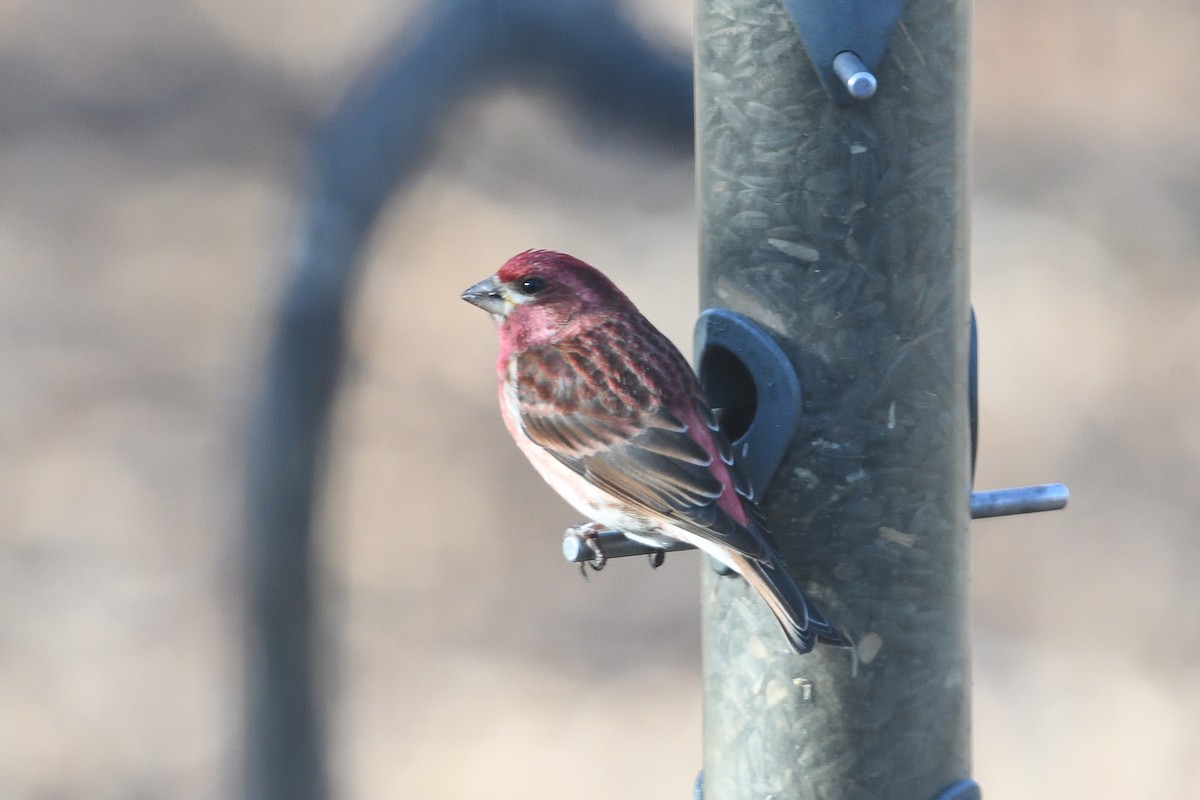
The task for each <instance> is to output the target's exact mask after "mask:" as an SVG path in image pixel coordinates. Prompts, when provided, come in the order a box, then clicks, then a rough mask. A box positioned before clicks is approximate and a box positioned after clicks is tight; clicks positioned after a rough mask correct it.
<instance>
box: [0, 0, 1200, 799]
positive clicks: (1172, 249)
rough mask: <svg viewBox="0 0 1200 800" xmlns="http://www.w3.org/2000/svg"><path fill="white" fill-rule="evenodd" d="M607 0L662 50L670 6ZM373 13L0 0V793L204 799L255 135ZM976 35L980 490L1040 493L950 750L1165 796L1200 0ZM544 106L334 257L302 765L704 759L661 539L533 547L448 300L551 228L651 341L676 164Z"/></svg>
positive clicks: (248, 268)
mask: <svg viewBox="0 0 1200 800" xmlns="http://www.w3.org/2000/svg"><path fill="white" fill-rule="evenodd" d="M641 5H642V8H641V9H640V10H639V16H640V18H641V19H642V20H643V21H644V22H645V24H646V25H648V26H650V27H651V28H652V29H653V30H654V31H655V32H656V34H657V35H660V36H662V37H663V38H664V39H665V40H668V41H671V42H673V43H674V44H675V45H677V46H680V47H685V46H686V42H687V37H688V35H689V33H688V32H689V25H690V5H689V4H687V3H684V2H672V1H671V0H660V1H659V2H657V3H654V4H641ZM411 7H412V4H411V3H409V2H397V3H387V2H384V0H357V1H356V2H349V3H340V4H337V5H336V6H334V5H332V4H321V3H315V2H310V0H296V1H295V2H291V3H284V2H268V1H267V0H254V1H253V2H240V3H235V2H230V0H191V2H186V1H184V0H180V1H179V2H174V3H171V2H165V1H164V2H157V3H156V2H153V0H105V2H100V1H99V0H37V2H32V0H26V1H25V2H22V1H21V0H8V1H7V2H0V331H2V334H0V376H2V377H0V509H2V512H0V800H10V799H23V798H72V799H73V798H89V799H91V798H97V799H104V798H223V797H230V796H233V795H234V793H235V790H236V787H237V785H238V783H237V774H236V770H237V766H238V758H239V756H238V750H239V741H238V733H237V723H238V721H239V717H240V713H241V712H240V710H239V704H240V702H241V695H240V676H239V669H240V660H239V658H240V657H239V655H238V652H239V651H238V648H239V610H238V606H237V597H236V590H237V587H238V577H239V574H240V572H239V571H240V568H241V567H240V564H239V563H238V559H239V549H238V537H239V536H240V527H239V526H240V521H239V513H240V512H239V496H238V490H239V477H240V470H241V466H240V464H241V447H242V440H243V436H244V432H245V420H246V416H247V410H246V409H247V404H248V402H249V400H250V399H251V398H252V397H253V395H254V389H255V378H256V375H257V372H258V369H259V366H260V362H261V357H262V352H263V347H264V342H265V337H266V336H267V333H268V331H269V329H270V311H271V308H272V304H273V302H274V298H275V293H276V290H277V288H278V286H279V282H280V280H281V275H280V273H281V270H280V267H281V265H282V263H283V259H284V257H283V252H284V250H283V248H284V244H285V241H286V237H287V231H288V224H289V222H290V211H291V209H290V206H289V202H290V199H289V198H290V186H291V169H292V167H293V166H294V163H295V160H294V157H295V154H296V147H297V144H298V142H299V141H300V137H301V136H302V134H303V132H304V131H305V129H306V126H307V125H308V124H309V122H310V121H311V120H312V119H314V118H317V117H319V116H320V115H321V114H322V113H324V112H325V110H326V109H327V107H328V104H329V103H330V102H331V101H332V99H333V98H335V97H336V96H337V94H338V92H339V90H340V89H341V87H342V86H343V85H344V84H345V82H346V81H347V80H348V79H349V77H350V76H351V75H352V74H353V73H354V71H355V69H356V68H357V67H358V66H359V65H360V64H362V63H363V61H364V60H366V59H367V58H368V57H369V55H370V54H371V53H372V51H373V48H374V46H375V45H376V44H377V43H378V42H379V41H380V40H381V39H382V38H384V37H385V36H386V35H387V34H388V32H389V31H390V30H392V29H393V28H394V26H396V25H398V24H400V23H401V22H402V20H404V19H405V18H406V16H407V15H408V14H409V13H410V12H411ZM975 39H976V45H977V48H976V63H975V95H974V99H973V104H974V109H975V122H976V130H977V138H976V146H975V150H974V156H975V160H976V174H977V181H976V196H975V200H974V210H975V219H974V245H975V246H974V273H973V297H974V301H975V304H976V307H977V310H978V312H979V315H980V318H981V323H982V336H983V339H982V423H983V438H982V448H981V462H980V473H979V480H978V483H979V485H980V486H982V487H997V486H1003V485H1012V484H1020V483H1033V482H1042V481H1051V480H1062V481H1065V482H1067V483H1069V484H1070V485H1071V488H1072V491H1073V499H1072V506H1071V509H1070V510H1069V511H1067V512H1063V513H1058V514H1054V515H1043V516H1041V517H1033V518H1023V519H1014V520H1007V521H995V522H985V523H981V524H979V525H978V526H977V529H976V539H975V543H976V550H975V561H974V564H975V587H976V592H975V609H974V621H975V653H976V672H975V698H976V730H975V751H976V761H977V772H976V777H977V778H978V779H979V780H980V781H981V783H982V784H983V786H984V788H985V791H986V792H987V796H988V797H989V798H990V799H991V800H996V799H1000V800H1004V799H1005V798H1013V799H1015V800H1038V799H1040V798H1060V797H1080V798H1083V797H1086V798H1091V800H1108V799H1109V798H1114V799H1115V798H1134V797H1150V796H1154V797H1170V798H1185V797H1197V796H1200V757H1198V754H1200V666H1198V664H1200V635H1198V633H1197V628H1198V626H1200V588H1197V586H1198V581H1197V579H1196V570H1197V566H1198V565H1200V535H1198V529H1200V497H1198V493H1197V491H1196V487H1197V485H1198V484H1200V414H1198V413H1197V410H1196V405H1197V400H1196V398H1197V396H1198V394H1200V356H1198V355H1197V347H1196V343H1197V339H1198V338H1200V274H1198V271H1197V269H1196V267H1197V263H1198V262H1200V225H1198V223H1200V148H1198V147H1197V141H1198V138H1200V137H1197V135H1196V131H1195V128H1196V126H1197V123H1198V122H1200V111H1197V107H1198V106H1197V103H1198V101H1200V77H1198V75H1200V73H1198V72H1197V71H1196V70H1195V68H1194V57H1195V54H1196V53H1198V52H1200V8H1198V7H1197V6H1196V5H1195V4H1194V3H1188V2H1182V1H1179V2H1171V1H1170V0H1156V1H1155V2H1147V3H1140V4H1125V3H1117V2H1113V1H1112V0H1108V1H1107V2H1099V3H1091V4H1086V6H1085V5H1081V4H1077V3H1068V2H1065V1H1064V0H1050V1H1049V2H1029V1H1028V0H1023V1H1018V0H1009V2H992V3H986V4H980V6H979V8H978V9H977V13H976V19H975ZM541 102H542V101H540V100H536V99H533V98H529V97H524V96H522V95H520V94H519V93H515V92H508V93H503V94H501V95H499V96H495V97H493V98H491V99H489V100H487V101H486V102H483V103H481V104H479V105H477V106H474V107H472V108H469V109H464V110H463V111H462V112H461V113H460V114H459V115H458V116H457V117H456V119H455V123H454V124H453V125H452V126H451V127H452V129H454V130H457V131H464V130H469V131H472V135H470V136H467V135H464V134H457V135H454V136H452V137H451V138H450V139H448V140H447V142H446V143H445V145H444V147H443V148H441V150H440V151H439V153H438V157H437V158H436V160H435V162H434V163H433V164H432V166H431V167H430V168H429V170H428V171H427V172H426V173H425V175H424V176H423V178H422V179H421V180H420V181H418V182H417V183H415V184H414V185H412V186H411V187H409V191H408V192H407V193H406V194H405V195H404V196H402V197H400V198H399V199H398V200H397V201H396V203H395V204H394V206H393V207H392V208H391V209H390V211H389V212H388V213H387V214H386V215H385V218H384V219H383V220H382V221H381V224H380V226H379V230H378V235H377V237H376V239H375V241H374V243H373V245H372V247H371V249H370V253H369V255H370V263H369V267H368V272H367V277H366V280H365V282H364V285H363V287H362V291H361V300H360V303H359V308H358V313H357V317H356V321H355V324H354V353H353V357H352V366H351V369H350V370H349V382H348V384H347V386H346V390H345V392H344V399H343V402H342V403H341V407H340V412H339V419H338V423H337V438H336V453H335V480H334V483H333V486H332V487H331V490H330V492H329V496H328V502H327V503H326V508H325V510H324V512H323V519H324V530H323V537H324V539H323V542H324V543H323V553H324V557H325V562H326V564H327V574H328V581H327V585H328V589H327V591H326V594H325V601H326V604H327V605H326V608H327V609H328V614H327V626H328V632H329V636H330V639H331V641H332V642H333V643H334V644H335V647H334V648H333V650H332V652H331V653H330V656H329V663H328V664H327V670H326V672H327V677H328V686H329V693H328V701H327V702H328V704H329V706H330V707H331V708H333V709H334V725H333V736H334V741H333V747H334V753H335V758H336V762H335V768H336V776H335V777H336V782H337V786H338V788H339V790H340V796H344V797H353V798H381V797H384V798H391V797H431V798H440V797H446V798H467V797H485V798H564V797H570V798H611V797H630V798H666V797H684V796H687V792H688V790H689V787H690V784H691V781H692V778H693V777H694V774H695V771H696V769H697V767H698V766H699V759H700V753H699V735H700V732H699V692H700V689H699V677H698V669H697V668H698V663H697V656H696V649H697V636H698V624H697V622H696V619H695V616H696V588H697V581H696V575H697V571H698V566H697V563H696V559H695V557H694V556H679V557H674V558H671V559H669V560H668V564H667V566H666V568H665V569H664V570H662V571H660V573H658V574H651V573H650V572H649V570H646V569H644V568H643V567H642V566H641V565H640V564H619V565H614V566H613V567H612V568H610V569H609V570H608V571H606V572H605V573H604V574H603V575H602V576H600V577H599V578H598V579H596V580H593V581H592V582H591V583H588V584H585V583H583V582H582V581H580V580H579V578H578V576H577V574H576V573H575V572H574V571H573V570H571V569H570V568H568V567H567V566H565V565H564V564H563V563H562V561H561V559H560V557H559V556H558V531H559V529H560V528H561V527H562V526H563V525H564V524H566V523H568V522H572V521H574V519H573V517H572V515H571V514H570V513H569V512H568V511H567V510H566V509H565V508H564V507H563V506H562V505H561V504H560V503H559V501H557V500H556V499H554V498H553V497H552V496H551V495H550V493H549V491H548V490H547V489H545V488H543V487H542V486H541V485H540V484H538V483H536V481H535V479H534V478H533V477H532V473H531V472H530V470H528V468H527V467H526V466H525V465H524V464H523V463H522V462H521V459H520V456H519V455H518V453H517V452H516V450H515V448H513V447H512V446H511V445H510V444H509V443H508V442H507V441H506V439H505V434H504V432H503V429H502V427H501V425H500V423H499V421H498V417H497V414H496V410H495V408H494V401H493V394H492V392H493V388H492V377H491V360H492V356H493V348H494V344H493V339H492V332H491V331H490V329H489V326H488V324H487V322H486V321H485V320H484V319H483V318H482V317H481V316H480V315H479V314H478V312H476V311H473V310H472V309H470V308H468V307H466V306H465V305H463V304H462V303H461V302H460V301H459V300H458V298H457V293H458V291H459V290H460V289H461V288H462V287H463V286H465V285H466V284H467V283H469V282H471V281H473V280H475V279H477V278H479V277H482V276H483V275H485V274H486V273H487V272H489V271H490V270H491V269H493V268H494V267H495V265H496V264H497V263H498V262H499V261H500V260H502V259H503V258H504V257H506V256H507V255H509V254H511V253H512V252H515V251H517V250H520V249H523V248H526V247H530V246H546V247H555V248H560V249H565V250H569V251H572V252H575V253H577V254H579V255H581V256H583V257H585V258H587V259H588V260H589V261H592V262H594V263H596V264H598V265H601V266H603V267H605V268H607V269H608V271H609V272H610V273H612V274H613V275H614V277H615V278H616V279H617V280H618V282H620V283H621V284H622V285H624V286H626V287H627V289H628V291H629V293H630V294H631V295H632V296H633V297H634V299H635V300H638V301H640V304H641V305H642V307H643V309H644V310H645V311H646V312H647V313H648V314H649V315H650V316H651V317H652V318H654V319H655V320H656V321H658V322H660V323H661V325H662V327H663V328H664V329H665V330H666V331H667V332H668V333H669V334H671V335H672V336H673V337H675V338H676V339H677V340H679V341H683V342H687V341H689V339H690V328H691V323H692V319H693V317H694V312H695V303H696V300H695V291H694V288H693V282H694V279H693V277H692V273H691V271H692V269H693V264H694V260H695V250H694V242H693V239H694V232H693V221H692V201H691V193H692V179H691V166H690V164H688V163H685V162H683V161H681V160H678V159H677V158H674V157H672V156H670V155H669V154H667V153H666V152H659V151H656V150H655V149H654V148H653V147H649V148H648V147H647V146H646V145H645V144H644V143H643V142H640V141H637V140H634V139H632V138H629V135H628V134H627V133H612V134H607V133H605V134H603V135H600V136H597V135H590V136H581V135H580V131H579V130H578V129H577V128H576V127H574V126H573V123H572V122H571V121H570V120H569V119H567V120H564V119H562V118H560V117H559V116H558V115H556V114H555V113H553V112H552V111H549V110H547V109H546V108H544V107H543V106H542V105H541ZM680 286H682V287H683V288H682V289H680V288H679V287H680ZM597 754H599V755H600V757H601V760H602V761H603V763H604V764H606V765H607V767H608V768H609V769H608V771H599V772H598V771H596V770H594V769H592V768H591V764H592V762H591V761H590V759H592V758H595V757H596V756H597Z"/></svg>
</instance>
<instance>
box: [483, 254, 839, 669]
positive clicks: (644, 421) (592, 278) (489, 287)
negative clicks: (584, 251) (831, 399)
mask: <svg viewBox="0 0 1200 800" xmlns="http://www.w3.org/2000/svg"><path fill="white" fill-rule="evenodd" d="M462 299H463V300H465V301H467V302H468V303H471V304H472V305H475V306H478V307H479V308H481V309H483V310H484V311H486V312H487V313H488V314H489V315H490V316H491V318H492V320H493V321H494V322H495V323H496V326H497V329H498V334H499V355H498V356H497V359H496V371H497V375H498V378H499V399H500V410H501V416H502V417H503V419H504V424H505V426H506V427H507V428H508V432H509V434H510V435H511V436H512V438H513V439H514V440H515V441H516V443H517V446H518V447H519V448H520V450H521V452H522V453H523V454H524V455H525V456H526V458H528V459H529V461H530V462H531V463H532V465H533V467H534V469H535V470H536V471H537V472H538V473H539V474H540V475H541V477H542V478H543V479H545V481H546V482H547V483H548V484H550V486H551V487H552V488H554V489H555V490H556V491H557V492H558V494H559V495H561V496H562V497H563V499H564V500H566V501H567V502H568V503H569V504H570V505H571V506H573V507H574V508H575V510H576V511H578V512H580V513H581V514H583V515H584V516H586V517H587V518H588V519H589V520H591V522H590V523H588V524H586V525H584V526H581V527H580V530H582V531H583V532H584V533H585V534H589V538H590V540H591V541H592V542H595V538H596V537H595V533H596V532H597V531H599V530H601V529H602V528H610V529H615V530H619V531H621V532H622V533H624V534H625V535H626V536H627V537H629V538H631V539H633V540H635V541H638V542H641V543H643V544H645V545H647V546H649V547H652V548H663V547H666V546H668V545H671V544H674V543H676V542H678V541H682V542H685V543H687V544H690V545H693V546H695V547H697V548H699V549H700V550H702V551H704V552H706V553H707V554H709V555H710V556H712V557H713V558H714V559H716V560H717V561H719V562H720V563H722V564H724V565H725V566H727V567H728V568H729V569H731V570H733V571H734V572H736V573H738V574H739V575H741V576H742V577H743V578H745V579H746V581H747V582H748V583H749V584H750V585H751V586H752V587H753V588H754V589H755V590H756V591H757V593H758V594H759V595H760V596H761V597H762V599H763V600H764V601H765V603H766V605H767V607H768V608H769V609H770V611H771V612H772V613H773V614H774V615H775V617H776V619H777V620H778V621H779V624H780V626H781V627H782V629H783V632H784V634H785V635H786V637H787V640H788V642H789V643H790V644H791V647H792V649H793V650H795V651H796V652H797V653H807V652H809V651H810V650H812V648H813V646H814V644H815V643H816V642H818V641H820V642H824V643H826V644H829V645H833V646H835V647H845V646H848V645H849V640H848V638H847V637H846V636H844V635H843V634H842V633H841V632H839V631H838V629H837V628H835V627H834V626H833V625H832V624H831V623H830V622H829V621H828V620H827V619H826V618H825V616H824V615H823V614H822V613H821V611H820V610H818V608H817V607H816V606H815V605H814V604H813V603H812V602H811V601H809V600H808V598H807V597H806V596H805V594H804V592H803V591H801V589H800V587H799V586H798V585H797V584H796V582H795V580H794V579H793V578H792V576H791V574H790V573H789V572H788V571H787V568H786V566H785V564H784V562H783V559H782V557H781V556H780V554H779V552H778V551H777V550H776V548H775V547H774V545H773V543H772V540H771V537H770V534H769V533H768V532H767V529H766V527H765V524H764V520H763V516H762V513H761V511H760V510H759V508H758V505H757V503H756V502H755V498H754V495H753V492H752V490H751V488H750V485H749V483H748V482H747V481H746V479H745V477H744V476H743V473H742V471H741V469H739V467H738V465H737V464H736V463H735V460H734V458H733V448H732V447H731V445H730V443H729V440H728V438H727V437H726V436H725V434H724V433H723V432H722V430H721V428H720V425H719V424H718V421H717V418H716V415H715V413H714V411H713V410H712V409H711V408H710V406H709V403H708V400H707V398H706V397H705V393H704V390H703V388H702V387H701V385H700V382H699V380H698V379H697V378H696V375H695V373H694V372H693V371H692V369H691V367H690V366H689V365H688V362H687V359H686V358H684V356H683V355H682V354H681V353H680V352H679V350H678V349H677V348H676V347H675V345H674V344H672V343H671V341H670V339H668V338H667V337H666V336H665V335H663V334H662V333H661V332H659V330H658V329H657V328H655V327H654V325H653V324H652V323H651V322H650V321H649V320H648V319H646V317H644V316H643V315H642V314H641V312H639V311H638V309H637V307H636V306H635V305H634V304H633V302H632V301H631V300H630V299H629V298H628V297H627V296H626V295H625V294H624V293H623V292H621V290H620V289H618V288H617V287H616V285H615V284H613V282H612V281H610V280H609V279H608V278H607V277H606V276H605V275H604V274H603V273H601V272H600V271H599V270H598V269H596V268H595V267H592V266H590V265H589V264H586V263H584V262H583V261H581V260H579V259H577V258H575V257H573V256H570V255H567V254H565V253H560V252H555V251H552V250H527V251H525V252H523V253H518V254H517V255H515V256H513V257H512V258H510V259H509V260H508V261H506V262H505V263H504V264H503V266H501V267H500V269H499V270H498V271H497V272H496V273H495V274H494V275H491V276H489V277H487V278H484V279H483V280H481V281H479V282H478V283H476V284H474V285H473V286H471V287H469V288H468V289H467V290H466V291H464V292H463V293H462ZM592 546H593V548H594V549H595V550H596V555H597V559H596V564H597V565H598V566H602V565H603V553H602V552H601V551H600V550H599V549H598V545H595V544H593V545H592ZM652 563H654V562H653V561H652ZM659 563H661V561H660V562H659Z"/></svg>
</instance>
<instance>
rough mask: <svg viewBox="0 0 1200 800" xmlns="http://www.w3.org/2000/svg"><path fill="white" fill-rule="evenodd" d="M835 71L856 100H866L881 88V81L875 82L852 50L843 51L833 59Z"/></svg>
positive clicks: (869, 71)
mask: <svg viewBox="0 0 1200 800" xmlns="http://www.w3.org/2000/svg"><path fill="white" fill-rule="evenodd" d="M833 71H834V73H836V74H837V76H838V79H839V80H841V82H842V85H844V86H845V87H846V91H847V92H849V93H850V96H851V97H853V98H854V99H855V100H866V99H867V98H869V97H871V96H872V95H874V94H875V90H876V89H878V88H879V81H877V80H875V76H874V75H872V74H871V70H869V69H867V65H866V64H864V63H863V62H862V59H861V58H859V57H858V54H857V53H855V52H853V51H851V50H843V51H842V52H840V53H838V54H837V55H836V56H834V57H833Z"/></svg>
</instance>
